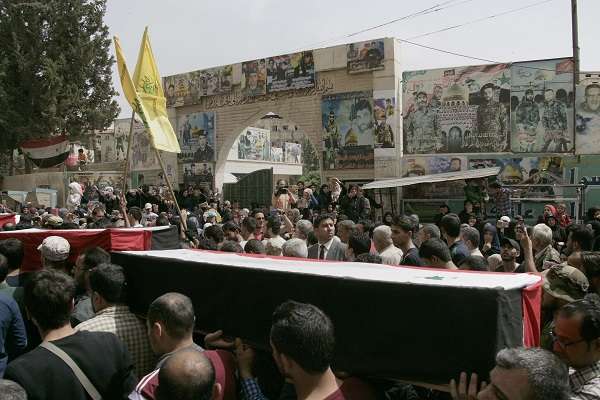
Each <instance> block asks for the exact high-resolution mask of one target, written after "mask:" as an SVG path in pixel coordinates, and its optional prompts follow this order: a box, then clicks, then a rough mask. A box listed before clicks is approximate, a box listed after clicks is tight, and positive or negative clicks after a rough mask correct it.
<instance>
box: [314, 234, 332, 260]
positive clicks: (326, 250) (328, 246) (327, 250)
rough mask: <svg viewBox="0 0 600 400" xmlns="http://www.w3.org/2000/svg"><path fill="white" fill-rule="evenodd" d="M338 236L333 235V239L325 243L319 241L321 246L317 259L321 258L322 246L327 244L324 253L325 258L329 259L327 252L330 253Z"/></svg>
mask: <svg viewBox="0 0 600 400" xmlns="http://www.w3.org/2000/svg"><path fill="white" fill-rule="evenodd" d="M335 238H336V236H334V237H332V238H331V239H329V241H328V242H325V243H319V244H318V246H319V248H318V249H317V259H321V257H320V256H321V246H325V252H324V254H323V260H326V259H327V253H329V249H330V248H331V245H332V244H333V240H334V239H335Z"/></svg>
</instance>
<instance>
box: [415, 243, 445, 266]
mask: <svg viewBox="0 0 600 400" xmlns="http://www.w3.org/2000/svg"><path fill="white" fill-rule="evenodd" d="M432 256H436V257H437V258H439V259H440V260H442V261H443V262H448V261H450V260H452V256H451V255H450V249H449V248H448V245H447V244H446V243H445V242H444V241H443V240H442V239H434V238H432V239H429V240H426V241H424V242H423V243H422V244H421V247H419V257H420V258H427V259H431V257H432Z"/></svg>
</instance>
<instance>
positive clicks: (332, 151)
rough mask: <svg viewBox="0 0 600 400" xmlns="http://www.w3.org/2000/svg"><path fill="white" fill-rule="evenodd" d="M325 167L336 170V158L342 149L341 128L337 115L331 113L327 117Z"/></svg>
mask: <svg viewBox="0 0 600 400" xmlns="http://www.w3.org/2000/svg"><path fill="white" fill-rule="evenodd" d="M323 136H324V139H325V160H324V161H325V166H326V167H328V168H335V164H336V161H335V156H336V154H337V153H338V151H339V149H340V147H341V143H340V141H341V135H340V127H339V126H338V124H337V123H336V122H335V113H334V112H333V110H332V111H329V115H328V117H327V125H326V126H325V134H324V135H323Z"/></svg>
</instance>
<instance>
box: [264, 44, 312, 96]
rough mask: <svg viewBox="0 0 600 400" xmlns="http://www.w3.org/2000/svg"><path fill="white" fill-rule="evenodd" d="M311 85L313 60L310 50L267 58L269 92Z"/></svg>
mask: <svg viewBox="0 0 600 400" xmlns="http://www.w3.org/2000/svg"><path fill="white" fill-rule="evenodd" d="M313 86H315V62H314V59H313V52H312V51H304V52H301V53H294V54H287V55H283V56H277V57H270V58H268V59H267V91H268V92H269V93H272V92H279V91H282V90H291V89H303V88H308V87H313Z"/></svg>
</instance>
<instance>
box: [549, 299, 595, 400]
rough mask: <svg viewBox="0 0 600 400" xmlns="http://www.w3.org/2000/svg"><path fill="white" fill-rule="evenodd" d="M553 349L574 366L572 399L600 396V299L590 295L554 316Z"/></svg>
mask: <svg viewBox="0 0 600 400" xmlns="http://www.w3.org/2000/svg"><path fill="white" fill-rule="evenodd" d="M552 341H553V343H552V349H553V351H554V353H555V354H556V355H557V356H558V357H560V358H561V359H562V360H563V361H564V362H565V363H566V364H567V365H568V366H569V367H570V369H571V374H570V375H569V386H570V387H571V397H570V399H571V400H594V399H596V400H597V399H600V299H599V298H598V296H597V295H588V296H586V298H584V299H583V300H577V301H574V302H572V303H569V304H567V305H565V306H563V307H562V308H561V309H560V310H558V312H557V313H556V316H555V318H554V327H553V329H552Z"/></svg>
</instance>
